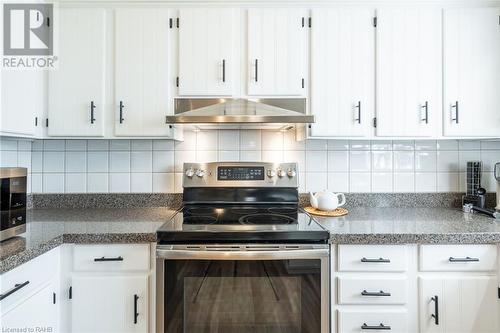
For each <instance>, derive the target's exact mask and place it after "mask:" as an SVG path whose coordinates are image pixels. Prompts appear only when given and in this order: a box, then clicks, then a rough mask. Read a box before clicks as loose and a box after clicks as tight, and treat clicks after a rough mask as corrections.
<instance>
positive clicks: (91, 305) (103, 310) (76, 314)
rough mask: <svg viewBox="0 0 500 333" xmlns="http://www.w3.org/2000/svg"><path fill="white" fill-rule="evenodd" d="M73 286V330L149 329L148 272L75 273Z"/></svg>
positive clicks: (113, 330)
mask: <svg viewBox="0 0 500 333" xmlns="http://www.w3.org/2000/svg"><path fill="white" fill-rule="evenodd" d="M72 287H73V297H72V309H71V310H72V332H82V333H84V332H85V333H88V332H117V333H118V332H147V330H148V318H149V314H148V296H147V295H148V294H147V291H148V277H147V275H129V276H116V275H97V274H92V275H74V276H73V278H72ZM135 295H137V296H138V297H139V298H138V299H137V313H138V314H139V315H138V317H137V323H134V296H135Z"/></svg>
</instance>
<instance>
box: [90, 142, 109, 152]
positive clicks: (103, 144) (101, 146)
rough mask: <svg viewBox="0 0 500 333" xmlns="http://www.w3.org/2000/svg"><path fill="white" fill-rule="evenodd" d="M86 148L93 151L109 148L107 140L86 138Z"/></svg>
mask: <svg viewBox="0 0 500 333" xmlns="http://www.w3.org/2000/svg"><path fill="white" fill-rule="evenodd" d="M87 150H88V151H95V150H101V151H103V150H106V151H107V150H109V142H108V140H87Z"/></svg>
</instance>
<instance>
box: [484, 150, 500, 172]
mask: <svg viewBox="0 0 500 333" xmlns="http://www.w3.org/2000/svg"><path fill="white" fill-rule="evenodd" d="M481 161H483V170H484V171H494V168H495V164H496V163H498V162H500V150H482V151H481Z"/></svg>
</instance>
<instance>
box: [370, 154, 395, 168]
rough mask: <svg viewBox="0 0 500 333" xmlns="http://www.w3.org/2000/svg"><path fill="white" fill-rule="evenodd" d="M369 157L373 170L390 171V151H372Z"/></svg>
mask: <svg viewBox="0 0 500 333" xmlns="http://www.w3.org/2000/svg"><path fill="white" fill-rule="evenodd" d="M371 159H372V171H373V172H384V171H385V172H387V171H392V151H373V152H372V157H371Z"/></svg>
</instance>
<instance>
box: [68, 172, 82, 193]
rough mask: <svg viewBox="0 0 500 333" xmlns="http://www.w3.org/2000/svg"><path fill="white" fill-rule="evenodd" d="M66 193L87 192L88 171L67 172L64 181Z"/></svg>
mask: <svg viewBox="0 0 500 333" xmlns="http://www.w3.org/2000/svg"><path fill="white" fill-rule="evenodd" d="M64 192H65V193H86V192H87V174H86V173H66V174H65V181H64Z"/></svg>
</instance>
